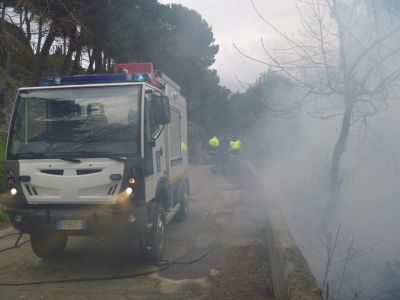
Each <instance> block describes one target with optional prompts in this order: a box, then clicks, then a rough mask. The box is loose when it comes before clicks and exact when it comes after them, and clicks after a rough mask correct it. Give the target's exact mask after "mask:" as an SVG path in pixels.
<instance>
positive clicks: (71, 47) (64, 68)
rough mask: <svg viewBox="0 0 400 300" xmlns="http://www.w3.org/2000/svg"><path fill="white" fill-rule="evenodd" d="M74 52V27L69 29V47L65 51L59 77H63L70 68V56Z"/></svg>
mask: <svg viewBox="0 0 400 300" xmlns="http://www.w3.org/2000/svg"><path fill="white" fill-rule="evenodd" d="M75 50H76V26H74V27H73V28H72V29H71V32H70V34H69V46H68V50H67V54H66V55H65V58H64V62H63V65H62V67H61V70H60V74H61V75H65V74H66V73H67V71H68V69H69V67H70V66H71V61H72V54H73V53H74V51H75Z"/></svg>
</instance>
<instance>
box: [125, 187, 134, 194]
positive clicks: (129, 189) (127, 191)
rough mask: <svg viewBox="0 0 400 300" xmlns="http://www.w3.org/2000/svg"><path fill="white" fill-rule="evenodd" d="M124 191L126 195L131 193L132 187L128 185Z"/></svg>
mask: <svg viewBox="0 0 400 300" xmlns="http://www.w3.org/2000/svg"><path fill="white" fill-rule="evenodd" d="M126 193H127V194H128V195H130V194H132V193H133V189H132V188H131V187H128V188H127V189H126Z"/></svg>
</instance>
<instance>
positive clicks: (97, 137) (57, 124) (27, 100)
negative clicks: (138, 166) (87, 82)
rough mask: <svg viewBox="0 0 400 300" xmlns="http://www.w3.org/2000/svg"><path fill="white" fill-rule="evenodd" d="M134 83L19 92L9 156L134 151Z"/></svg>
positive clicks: (136, 121) (136, 103)
mask: <svg viewBox="0 0 400 300" xmlns="http://www.w3.org/2000/svg"><path fill="white" fill-rule="evenodd" d="M140 95H141V89H140V87H138V86H108V87H79V88H59V89H41V90H22V91H20V93H19V95H18V98H17V104H16V107H15V110H14V117H13V123H12V125H11V130H10V135H9V136H10V141H9V144H8V145H9V146H8V157H9V158H10V159H18V158H41V157H43V158H57V157H74V156H75V157H76V156H79V157H107V156H137V155H138V153H139V136H138V134H139V133H140V130H139V128H140V127H139V124H140V122H139V99H140Z"/></svg>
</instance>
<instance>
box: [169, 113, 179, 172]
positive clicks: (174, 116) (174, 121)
mask: <svg viewBox="0 0 400 300" xmlns="http://www.w3.org/2000/svg"><path fill="white" fill-rule="evenodd" d="M170 132H171V162H172V164H174V163H179V162H180V160H181V158H182V152H181V116H180V114H179V111H177V110H174V109H171V123H170Z"/></svg>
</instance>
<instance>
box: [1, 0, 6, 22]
mask: <svg viewBox="0 0 400 300" xmlns="http://www.w3.org/2000/svg"><path fill="white" fill-rule="evenodd" d="M5 17H6V3H5V1H3V6H2V8H1V19H2V20H4V18H5Z"/></svg>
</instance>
